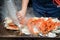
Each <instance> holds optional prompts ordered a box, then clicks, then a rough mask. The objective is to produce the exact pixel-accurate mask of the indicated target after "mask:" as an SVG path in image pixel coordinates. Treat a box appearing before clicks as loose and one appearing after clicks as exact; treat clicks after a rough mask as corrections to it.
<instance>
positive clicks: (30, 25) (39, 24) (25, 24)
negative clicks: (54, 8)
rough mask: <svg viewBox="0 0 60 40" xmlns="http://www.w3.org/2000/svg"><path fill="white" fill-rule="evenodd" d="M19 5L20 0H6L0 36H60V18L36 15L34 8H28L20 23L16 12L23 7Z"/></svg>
mask: <svg viewBox="0 0 60 40" xmlns="http://www.w3.org/2000/svg"><path fill="white" fill-rule="evenodd" d="M19 2H20V3H19ZM17 3H18V5H16V4H17ZM19 5H21V1H19V0H18V1H16V0H5V2H4V6H3V8H2V17H1V18H2V21H1V24H0V25H1V26H0V37H13V38H14V37H26V38H29V37H31V38H60V20H59V19H58V18H52V17H35V15H34V14H33V10H32V8H28V11H27V15H26V17H25V18H24V19H23V20H21V22H20V23H19V20H17V16H16V12H17V11H18V10H20V8H21V6H19ZM19 7H20V8H19ZM13 15H14V16H13Z"/></svg>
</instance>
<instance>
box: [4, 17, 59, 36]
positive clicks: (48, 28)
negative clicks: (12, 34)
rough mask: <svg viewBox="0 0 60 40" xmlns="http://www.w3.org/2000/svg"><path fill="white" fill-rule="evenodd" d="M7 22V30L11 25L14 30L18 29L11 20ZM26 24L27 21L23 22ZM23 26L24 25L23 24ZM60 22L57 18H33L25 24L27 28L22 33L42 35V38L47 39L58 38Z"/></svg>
mask: <svg viewBox="0 0 60 40" xmlns="http://www.w3.org/2000/svg"><path fill="white" fill-rule="evenodd" d="M9 20H10V21H8V20H7V19H6V21H5V27H6V28H7V27H8V26H6V25H9V26H10V27H11V28H12V30H13V29H16V30H19V29H18V26H16V24H14V23H13V22H12V20H11V19H9ZM7 21H8V22H7ZM23 21H24V22H25V21H26V20H23ZM22 25H23V24H22ZM58 28H60V21H59V20H58V19H57V18H51V17H49V18H47V17H40V18H38V17H33V18H29V19H28V20H27V22H26V24H25V26H24V27H23V28H22V29H21V31H22V33H24V34H26V35H30V34H31V35H40V36H47V37H56V36H57V35H56V33H60V29H59V31H58V32H56V31H57V30H58Z"/></svg>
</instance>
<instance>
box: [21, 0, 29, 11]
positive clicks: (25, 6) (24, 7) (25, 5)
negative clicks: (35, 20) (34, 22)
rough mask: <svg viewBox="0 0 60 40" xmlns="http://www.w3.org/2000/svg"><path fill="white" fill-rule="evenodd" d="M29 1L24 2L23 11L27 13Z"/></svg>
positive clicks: (24, 0) (23, 0)
mask: <svg viewBox="0 0 60 40" xmlns="http://www.w3.org/2000/svg"><path fill="white" fill-rule="evenodd" d="M28 2H29V0H22V10H24V11H26V10H27V6H28Z"/></svg>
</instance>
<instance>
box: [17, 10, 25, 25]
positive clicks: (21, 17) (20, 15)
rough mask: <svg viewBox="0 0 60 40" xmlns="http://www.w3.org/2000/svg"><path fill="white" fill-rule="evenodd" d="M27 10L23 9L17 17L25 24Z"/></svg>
mask: <svg viewBox="0 0 60 40" xmlns="http://www.w3.org/2000/svg"><path fill="white" fill-rule="evenodd" d="M25 13H26V12H25V11H23V10H21V11H19V12H18V13H17V18H18V20H19V21H20V24H24V22H25Z"/></svg>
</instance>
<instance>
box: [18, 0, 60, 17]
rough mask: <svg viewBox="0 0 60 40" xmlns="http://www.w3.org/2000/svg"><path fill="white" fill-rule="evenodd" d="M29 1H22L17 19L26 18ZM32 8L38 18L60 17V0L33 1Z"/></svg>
mask: <svg viewBox="0 0 60 40" xmlns="http://www.w3.org/2000/svg"><path fill="white" fill-rule="evenodd" d="M28 3H29V0H22V8H21V10H20V11H19V12H18V13H17V17H18V18H19V17H20V18H24V17H25V15H26V11H27V5H28ZM32 8H33V10H34V15H35V16H36V17H57V18H59V17H60V0H32Z"/></svg>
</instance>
